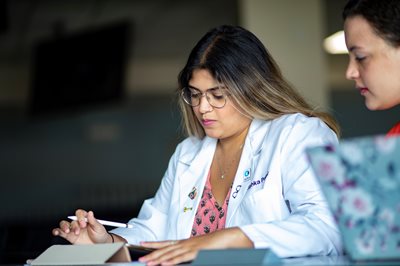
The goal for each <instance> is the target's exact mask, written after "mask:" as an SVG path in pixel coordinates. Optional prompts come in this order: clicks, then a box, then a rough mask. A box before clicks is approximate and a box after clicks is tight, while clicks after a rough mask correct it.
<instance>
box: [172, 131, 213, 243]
mask: <svg viewBox="0 0 400 266" xmlns="http://www.w3.org/2000/svg"><path fill="white" fill-rule="evenodd" d="M216 144H217V141H216V139H212V138H208V137H206V138H205V139H204V142H203V145H202V148H201V149H200V150H199V152H198V154H196V155H195V156H194V157H193V154H192V156H188V157H185V156H184V157H183V158H182V159H181V163H184V164H187V165H188V168H187V170H186V171H185V172H184V173H183V174H182V175H181V176H179V177H178V178H179V196H180V198H179V206H177V208H180V209H179V210H178V221H177V224H176V227H177V228H176V230H177V237H178V239H182V238H188V237H189V236H190V232H191V229H192V225H193V221H194V215H195V213H196V210H197V206H198V205H199V202H200V199H201V195H202V193H203V190H204V185H205V183H206V179H207V176H208V173H209V171H210V167H211V162H212V158H213V155H214V152H215V148H216Z"/></svg>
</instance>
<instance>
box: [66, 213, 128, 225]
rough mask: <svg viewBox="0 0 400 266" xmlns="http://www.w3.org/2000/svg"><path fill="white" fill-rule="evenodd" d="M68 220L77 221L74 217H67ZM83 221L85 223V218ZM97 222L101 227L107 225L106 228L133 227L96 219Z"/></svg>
mask: <svg viewBox="0 0 400 266" xmlns="http://www.w3.org/2000/svg"><path fill="white" fill-rule="evenodd" d="M68 219H70V220H73V221H76V220H77V218H76V216H68ZM85 220H86V221H87V219H86V218H85ZM97 221H98V222H99V223H101V224H102V225H108V226H113V227H125V228H133V225H131V224H124V223H117V222H111V221H105V220H99V219H97Z"/></svg>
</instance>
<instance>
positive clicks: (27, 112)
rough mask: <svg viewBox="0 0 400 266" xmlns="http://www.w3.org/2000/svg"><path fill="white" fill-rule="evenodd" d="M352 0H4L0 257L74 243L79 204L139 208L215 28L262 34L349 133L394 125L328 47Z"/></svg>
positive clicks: (109, 212)
mask: <svg viewBox="0 0 400 266" xmlns="http://www.w3.org/2000/svg"><path fill="white" fill-rule="evenodd" d="M344 2H345V1H343V0H340V1H332V0H324V1H323V0H307V1H305V0H302V1H296V2H294V1H291V0H258V1H246V0H242V1H239V0H237V1H233V0H217V1H215V0H202V1H195V0H185V1H184V0H173V1H167V0H130V1H128V0H114V1H111V0H110V1H108V0H80V1H75V0H72V1H67V0H65V1H63V0H37V1H30V0H0V177H1V185H0V201H1V203H2V207H1V210H0V263H24V262H25V261H26V259H29V258H34V257H36V256H37V255H38V254H40V253H41V252H43V251H44V250H45V249H46V248H47V247H49V246H50V245H52V244H55V243H63V241H61V240H60V239H59V238H54V237H52V236H51V229H52V228H54V227H56V226H57V225H58V222H59V221H60V220H61V219H65V218H66V216H68V215H72V214H73V212H74V210H75V209H76V208H85V209H88V210H94V211H95V214H96V216H97V217H99V218H101V219H106V220H114V221H121V222H124V221H127V220H128V219H129V218H131V217H134V216H136V214H137V212H138V210H139V208H140V205H141V203H142V202H143V200H144V199H145V198H148V197H151V196H152V195H153V194H154V193H155V191H156V190H157V187H158V185H159V183H160V180H161V178H162V176H163V174H164V171H165V170H166V167H167V164H168V160H169V158H170V156H171V155H172V153H173V151H174V149H175V146H176V144H177V143H178V142H179V141H180V140H182V134H181V132H182V131H181V127H180V114H179V112H178V110H177V107H176V95H175V89H176V84H177V82H176V77H177V75H178V73H179V71H180V69H181V68H182V67H183V65H184V64H185V61H186V58H187V56H188V53H189V52H190V49H191V48H192V47H193V46H194V45H195V43H196V42H197V40H198V39H199V38H200V37H201V36H202V35H203V34H204V33H205V32H206V31H207V30H208V29H210V28H212V27H214V26H216V25H220V24H236V25H242V26H245V27H246V28H248V29H250V30H252V31H253V32H254V33H256V35H257V36H259V37H260V39H262V41H263V42H264V43H265V44H266V46H267V48H268V49H270V51H271V53H272V55H273V56H274V57H275V59H276V60H277V61H278V63H279V64H280V65H281V67H282V70H283V72H284V73H285V75H287V77H288V78H289V80H290V81H291V82H292V83H293V84H294V85H295V86H296V87H298V88H299V90H300V91H301V92H302V93H303V95H305V96H306V97H307V99H308V100H309V101H310V102H311V103H313V104H314V105H316V106H319V107H320V108H322V109H325V110H327V111H329V112H331V113H332V114H333V115H334V116H335V117H336V118H337V119H338V120H339V122H340V123H341V125H342V129H343V137H344V138H346V137H353V136H359V135H368V134H376V133H383V132H386V131H387V130H388V129H389V128H390V126H391V125H392V124H394V122H395V121H396V119H397V117H398V114H399V109H398V108H397V109H393V110H390V111H385V112H370V111H368V110H367V109H366V108H365V107H364V103H363V99H362V97H360V95H358V92H356V91H355V90H354V89H353V84H352V82H349V81H346V80H345V78H344V71H345V68H346V64H347V55H330V54H327V53H326V52H324V51H323V48H322V41H323V38H325V37H326V36H328V35H330V34H332V33H334V32H336V31H338V30H340V29H342V22H341V18H340V10H341V8H342V6H343V4H344Z"/></svg>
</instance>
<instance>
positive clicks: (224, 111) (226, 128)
mask: <svg viewBox="0 0 400 266" xmlns="http://www.w3.org/2000/svg"><path fill="white" fill-rule="evenodd" d="M189 87H190V89H191V90H193V92H195V93H200V95H201V94H202V93H204V92H206V91H208V92H209V93H210V94H211V92H212V90H213V89H215V88H219V87H220V84H219V83H218V82H217V81H216V80H215V79H214V77H213V76H212V75H211V74H210V72H209V71H208V70H205V69H197V70H194V71H193V73H192V78H191V79H190V80H189ZM222 91H223V93H224V95H226V96H225V97H226V103H225V106H224V107H222V108H215V107H213V106H212V105H211V104H210V102H209V101H208V100H207V99H206V96H205V95H204V96H200V97H201V98H200V104H199V105H198V106H195V107H192V108H193V111H194V113H195V115H196V117H197V119H198V121H199V122H200V124H201V125H202V127H203V128H204V131H205V133H206V135H207V136H209V137H211V138H217V139H227V138H230V137H234V136H237V135H239V134H240V133H242V132H243V131H244V130H246V129H247V128H248V127H249V125H250V123H251V119H250V118H249V117H247V116H245V115H243V114H242V113H241V112H239V111H238V110H237V108H235V106H234V105H233V102H232V101H231V99H230V97H229V96H227V95H228V94H229V92H228V90H227V89H224V88H223V89H222ZM216 96H217V97H218V96H220V95H219V94H218V95H216ZM197 97H198V96H197ZM211 102H212V100H211Z"/></svg>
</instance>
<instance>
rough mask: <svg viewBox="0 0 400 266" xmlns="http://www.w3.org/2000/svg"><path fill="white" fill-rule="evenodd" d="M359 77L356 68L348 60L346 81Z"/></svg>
mask: <svg viewBox="0 0 400 266" xmlns="http://www.w3.org/2000/svg"><path fill="white" fill-rule="evenodd" d="M359 77H360V74H359V72H358V69H357V66H356V65H355V64H354V62H352V60H351V59H350V61H349V64H348V66H347V69H346V78H347V79H348V80H355V79H357V78H359Z"/></svg>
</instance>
